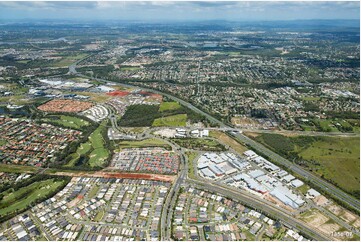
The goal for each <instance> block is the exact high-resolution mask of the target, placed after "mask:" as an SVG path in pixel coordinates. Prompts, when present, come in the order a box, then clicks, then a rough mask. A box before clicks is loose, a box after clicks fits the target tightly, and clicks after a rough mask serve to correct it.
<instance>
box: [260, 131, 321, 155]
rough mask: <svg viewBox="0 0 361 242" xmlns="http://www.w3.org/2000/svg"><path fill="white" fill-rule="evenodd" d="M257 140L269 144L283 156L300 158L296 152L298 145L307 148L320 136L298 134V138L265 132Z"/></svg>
mask: <svg viewBox="0 0 361 242" xmlns="http://www.w3.org/2000/svg"><path fill="white" fill-rule="evenodd" d="M256 140H257V141H259V142H261V143H263V144H265V145H267V146H268V147H270V148H271V149H272V150H274V151H277V153H279V154H280V155H281V156H284V157H287V158H288V159H295V158H296V159H300V158H301V157H299V155H298V153H297V152H295V148H296V147H300V148H301V149H306V148H307V147H309V146H310V145H311V143H313V142H315V141H317V140H319V137H315V136H298V137H297V138H292V137H286V136H283V135H280V134H267V133H264V134H262V135H260V136H258V137H256Z"/></svg>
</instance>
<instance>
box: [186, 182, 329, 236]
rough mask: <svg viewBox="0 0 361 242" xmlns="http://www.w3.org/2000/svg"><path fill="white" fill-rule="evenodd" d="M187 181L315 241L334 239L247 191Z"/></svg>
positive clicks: (209, 183)
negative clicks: (289, 227) (242, 205)
mask: <svg viewBox="0 0 361 242" xmlns="http://www.w3.org/2000/svg"><path fill="white" fill-rule="evenodd" d="M187 182H188V183H190V184H192V185H193V186H194V187H196V188H199V189H203V190H207V191H210V192H215V193H218V194H222V195H223V196H227V197H229V198H232V199H233V200H235V201H238V202H240V203H242V204H244V205H246V206H249V207H251V208H253V209H257V210H259V211H262V212H264V213H266V214H268V215H269V216H271V217H273V218H277V219H280V220H281V221H282V223H284V224H286V225H289V226H291V227H294V228H297V229H298V230H300V231H301V232H302V233H304V234H305V235H306V236H308V237H309V238H312V239H314V240H317V241H329V240H334V238H333V237H331V235H327V234H325V233H323V232H322V231H319V230H315V229H314V228H312V227H310V226H308V225H307V224H306V223H304V222H302V221H300V220H298V219H296V218H293V217H292V216H290V215H289V214H288V213H286V212H284V210H283V209H280V208H278V207H275V206H270V205H268V204H267V203H264V201H263V200H261V201H260V200H257V199H254V197H253V196H248V194H247V193H240V192H239V191H233V190H231V189H225V188H223V187H221V186H219V185H215V184H213V183H211V182H208V183H205V182H202V181H198V180H194V179H188V180H187Z"/></svg>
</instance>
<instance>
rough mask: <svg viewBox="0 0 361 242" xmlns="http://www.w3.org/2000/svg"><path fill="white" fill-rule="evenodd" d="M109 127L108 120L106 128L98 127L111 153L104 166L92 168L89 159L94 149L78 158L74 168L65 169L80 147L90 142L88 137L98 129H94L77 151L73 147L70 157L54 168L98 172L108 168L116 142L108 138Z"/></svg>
mask: <svg viewBox="0 0 361 242" xmlns="http://www.w3.org/2000/svg"><path fill="white" fill-rule="evenodd" d="M109 125H110V120H108V122H107V125H106V126H105V127H98V128H101V136H102V138H103V140H104V148H105V149H107V150H108V151H109V155H108V157H107V159H106V160H105V162H104V163H103V165H102V166H90V164H89V160H90V158H89V157H90V154H91V153H92V151H93V150H94V149H93V148H91V149H89V151H87V152H86V153H85V154H82V155H80V156H79V157H78V158H77V160H76V161H75V165H74V166H72V167H64V165H65V164H67V163H69V162H70V161H71V160H72V159H73V157H72V154H73V153H75V152H76V151H77V149H78V148H79V146H80V145H81V144H82V143H86V142H89V141H88V139H89V138H88V137H89V136H90V135H91V133H93V132H94V131H95V129H96V128H94V130H93V131H92V132H90V133H87V135H86V136H84V137H83V138H82V140H81V142H79V144H78V146H77V147H76V149H75V150H74V147H71V150H69V151H68V155H67V156H66V157H65V158H64V159H63V160H62V161H60V162H57V163H54V164H53V165H52V167H54V168H55V167H56V168H61V169H68V170H87V171H98V170H101V169H103V168H104V167H106V166H108V165H109V163H110V160H111V158H112V157H113V153H114V142H112V141H110V140H109V138H108V129H107V126H109Z"/></svg>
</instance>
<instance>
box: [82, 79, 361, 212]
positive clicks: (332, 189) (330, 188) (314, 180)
mask: <svg viewBox="0 0 361 242" xmlns="http://www.w3.org/2000/svg"><path fill="white" fill-rule="evenodd" d="M78 75H80V76H83V77H87V76H84V75H81V74H78ZM95 79H96V80H97V81H103V82H109V81H107V80H104V79H100V78H95ZM119 84H121V85H122V86H125V87H129V88H140V89H143V90H145V91H149V92H153V93H157V94H161V95H163V96H166V97H168V98H170V99H173V100H175V101H177V102H179V103H180V104H182V105H184V106H186V107H188V108H189V109H191V110H193V111H195V112H197V113H199V114H202V115H204V116H205V117H206V118H207V119H208V120H210V121H211V122H213V123H216V124H218V125H219V126H220V127H221V129H222V128H229V129H233V128H232V127H230V126H228V125H226V124H224V123H223V122H222V121H220V120H218V119H216V118H214V117H212V116H211V115H209V114H208V113H206V112H204V111H202V110H200V109H198V108H197V107H195V106H193V105H192V104H190V103H188V102H186V101H184V100H182V99H180V98H177V97H174V96H172V95H170V94H167V93H163V92H160V91H157V90H153V89H150V88H144V87H139V86H135V85H129V84H123V83H119ZM232 134H233V136H234V137H236V138H238V139H239V140H240V141H242V142H244V143H245V144H247V145H249V146H250V147H252V148H253V149H255V150H256V151H257V150H258V151H261V152H262V153H263V154H265V155H267V156H268V157H269V158H270V159H272V160H273V161H274V162H276V163H279V164H282V165H283V166H286V167H288V168H289V169H290V170H292V171H293V172H294V173H296V174H298V175H299V176H301V177H302V178H303V179H304V180H307V181H309V182H310V183H311V184H312V185H313V186H314V187H316V188H317V189H318V190H321V191H324V192H326V193H328V194H331V195H333V196H334V197H336V198H338V199H339V200H340V201H343V202H346V203H347V204H348V205H349V206H351V207H352V208H353V209H355V210H356V211H358V212H360V201H359V200H357V199H356V198H354V197H352V196H351V195H349V194H347V193H346V192H344V191H342V190H341V189H339V188H337V187H336V186H334V185H332V184H330V183H329V182H327V181H325V180H323V179H322V178H320V177H318V176H317V175H315V174H313V173H311V172H309V171H306V170H304V169H303V168H301V167H300V166H298V165H296V164H294V163H292V162H291V161H289V160H287V159H285V158H283V157H281V156H280V155H278V154H276V153H275V152H273V151H271V150H270V149H268V148H266V147H265V146H263V145H261V144H259V143H257V142H256V141H254V140H252V139H250V138H248V137H247V136H245V135H243V134H240V133H234V132H233V133H232Z"/></svg>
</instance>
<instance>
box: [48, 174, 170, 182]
mask: <svg viewBox="0 0 361 242" xmlns="http://www.w3.org/2000/svg"><path fill="white" fill-rule="evenodd" d="M55 175H59V176H63V175H64V176H72V177H102V178H126V179H144V180H154V181H165V182H173V181H174V180H175V178H176V176H171V175H158V174H147V173H127V172H104V171H98V172H94V173H86V172H77V173H75V172H74V173H73V172H57V173H55Z"/></svg>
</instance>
